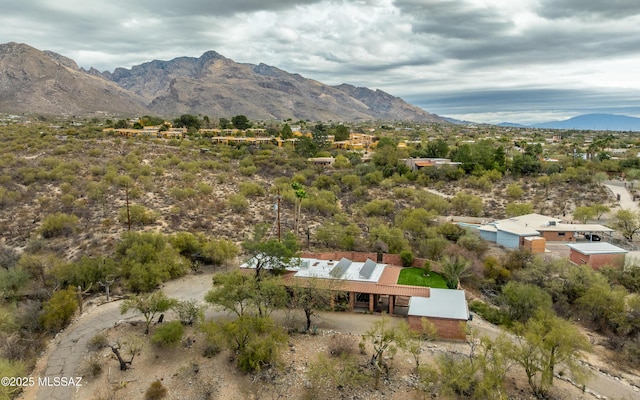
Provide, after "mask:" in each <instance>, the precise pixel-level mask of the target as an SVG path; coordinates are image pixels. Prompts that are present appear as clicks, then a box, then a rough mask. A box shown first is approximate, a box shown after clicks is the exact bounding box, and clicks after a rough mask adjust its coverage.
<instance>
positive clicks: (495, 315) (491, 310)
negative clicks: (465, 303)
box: [469, 300, 507, 325]
mask: <svg viewBox="0 0 640 400" xmlns="http://www.w3.org/2000/svg"><path fill="white" fill-rule="evenodd" d="M469 309H470V310H471V311H473V312H474V313H476V314H478V315H479V316H481V317H482V318H483V319H484V320H485V321H488V322H490V323H492V324H494V325H502V324H503V323H504V322H505V321H506V320H507V316H506V315H505V314H504V312H502V311H501V310H500V309H499V308H496V307H492V306H490V305H488V304H486V303H483V302H482V301H478V300H474V301H472V302H471V303H469Z"/></svg>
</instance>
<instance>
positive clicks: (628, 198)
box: [604, 181, 640, 211]
mask: <svg viewBox="0 0 640 400" xmlns="http://www.w3.org/2000/svg"><path fill="white" fill-rule="evenodd" d="M604 186H605V187H606V188H607V189H609V190H611V192H613V195H614V196H617V195H620V200H619V201H618V204H620V208H623V209H625V210H631V211H638V210H640V207H638V203H637V202H636V201H633V196H632V195H631V193H629V190H628V189H627V186H629V185H628V184H627V185H626V186H625V182H622V181H607V182H605V183H604Z"/></svg>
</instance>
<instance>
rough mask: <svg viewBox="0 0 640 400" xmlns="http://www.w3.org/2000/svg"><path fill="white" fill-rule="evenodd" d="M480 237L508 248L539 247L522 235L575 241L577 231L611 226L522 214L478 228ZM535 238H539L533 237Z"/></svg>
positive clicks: (555, 240)
mask: <svg viewBox="0 0 640 400" xmlns="http://www.w3.org/2000/svg"><path fill="white" fill-rule="evenodd" d="M478 231H479V232H480V237H482V238H483V239H485V240H488V241H491V242H495V243H497V244H499V245H502V246H504V247H506V248H509V249H518V248H522V247H525V246H532V247H531V249H533V248H537V249H539V248H540V245H541V243H540V242H538V243H535V246H533V245H534V243H527V242H526V241H525V238H528V237H540V238H543V239H544V240H546V241H553V242H575V241H576V239H577V236H578V233H610V232H613V229H611V228H607V227H606V226H603V225H599V224H567V223H564V222H562V220H561V219H558V218H553V217H548V216H546V215H540V214H535V213H533V214H526V215H520V216H518V217H513V218H507V219H501V220H498V221H494V222H491V223H489V224H485V225H482V226H480V227H479V228H478ZM537 240H539V239H537Z"/></svg>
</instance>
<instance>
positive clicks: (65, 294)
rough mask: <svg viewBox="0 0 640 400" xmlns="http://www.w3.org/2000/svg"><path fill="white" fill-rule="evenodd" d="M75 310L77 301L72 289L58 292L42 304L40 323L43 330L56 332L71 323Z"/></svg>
mask: <svg viewBox="0 0 640 400" xmlns="http://www.w3.org/2000/svg"><path fill="white" fill-rule="evenodd" d="M77 308H78V300H77V298H76V292H75V290H73V288H69V289H66V290H58V291H57V292H55V293H53V296H51V299H49V301H47V302H46V303H45V304H44V307H43V312H42V314H41V315H40V322H41V323H42V326H43V327H44V328H45V329H47V330H49V331H51V332H57V331H59V330H60V329H62V328H64V327H65V326H67V324H68V323H69V322H71V318H72V317H73V314H74V313H75V312H76V309H77Z"/></svg>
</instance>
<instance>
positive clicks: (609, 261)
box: [567, 242, 628, 269]
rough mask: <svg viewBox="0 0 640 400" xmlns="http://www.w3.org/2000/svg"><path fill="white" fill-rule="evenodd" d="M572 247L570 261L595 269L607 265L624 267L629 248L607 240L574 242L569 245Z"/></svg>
mask: <svg viewBox="0 0 640 400" xmlns="http://www.w3.org/2000/svg"><path fill="white" fill-rule="evenodd" d="M567 246H568V247H569V249H571V251H570V253H569V261H571V262H572V263H574V264H577V265H582V264H588V265H590V266H591V267H592V268H594V269H599V268H602V267H603V266H605V265H610V266H613V267H623V266H624V259H625V255H626V254H627V253H628V251H627V250H625V249H623V248H620V247H618V246H614V245H612V244H611V243H607V242H591V243H572V244H568V245H567Z"/></svg>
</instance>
